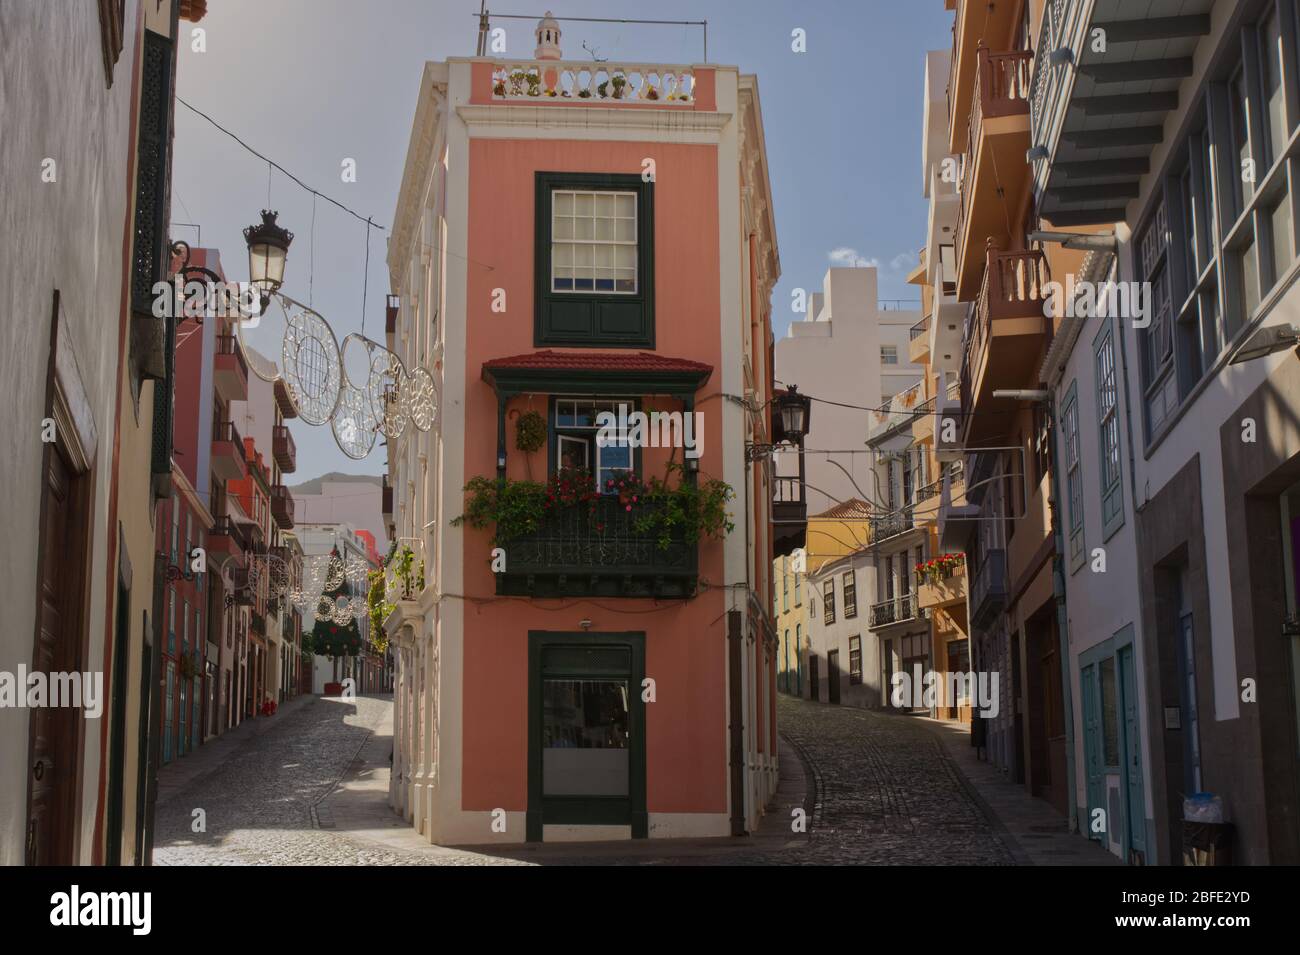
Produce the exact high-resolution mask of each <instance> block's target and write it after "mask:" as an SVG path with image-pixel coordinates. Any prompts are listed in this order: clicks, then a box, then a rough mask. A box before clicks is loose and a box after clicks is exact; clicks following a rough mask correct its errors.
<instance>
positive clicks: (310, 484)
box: [289, 471, 384, 494]
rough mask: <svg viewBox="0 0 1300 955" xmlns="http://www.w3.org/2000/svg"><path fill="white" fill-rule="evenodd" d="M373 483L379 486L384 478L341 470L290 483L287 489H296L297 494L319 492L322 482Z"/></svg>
mask: <svg viewBox="0 0 1300 955" xmlns="http://www.w3.org/2000/svg"><path fill="white" fill-rule="evenodd" d="M327 483H328V484H335V483H340V484H373V485H375V486H376V487H380V486H382V485H383V483H384V479H383V478H382V477H380V476H379V475H378V474H344V473H343V472H341V471H330V472H329V473H328V474H322V475H321V476H320V477H318V478H312V479H311V480H310V481H303V482H302V483H301V484H291V485H290V486H289V490H291V491H296V492H297V493H299V494H320V493H321V485H322V484H327Z"/></svg>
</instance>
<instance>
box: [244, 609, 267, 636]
mask: <svg viewBox="0 0 1300 955" xmlns="http://www.w3.org/2000/svg"><path fill="white" fill-rule="evenodd" d="M249 617H250V618H251V619H250V621H249V628H248V629H249V630H251V631H252V632H253V633H255V634H257V635H258V636H260V637H264V636H266V617H265V616H264V615H263V614H260V613H258V612H257V611H256V610H254V611H253V612H252V613H251V614H250V615H249Z"/></svg>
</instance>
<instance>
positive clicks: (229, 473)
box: [211, 421, 248, 481]
mask: <svg viewBox="0 0 1300 955" xmlns="http://www.w3.org/2000/svg"><path fill="white" fill-rule="evenodd" d="M211 468H212V473H213V474H214V475H216V477H217V478H218V479H220V480H222V481H238V480H241V479H243V478H244V477H247V476H248V464H247V463H246V462H245V460H244V439H243V437H242V436H241V435H240V433H239V429H238V428H236V427H235V423H234V422H233V421H219V422H217V423H216V424H215V425H214V426H213V428H212V457H211Z"/></svg>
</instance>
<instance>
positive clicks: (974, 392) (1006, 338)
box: [960, 248, 1051, 446]
mask: <svg viewBox="0 0 1300 955" xmlns="http://www.w3.org/2000/svg"><path fill="white" fill-rule="evenodd" d="M985 261H986V267H985V269H984V280H983V282H982V284H981V285H980V291H979V295H978V297H977V299H976V302H975V307H974V308H973V309H972V310H971V312H970V315H969V317H968V319H967V326H966V332H965V336H964V337H965V353H964V355H963V356H962V368H961V379H960V380H961V407H962V412H963V424H964V435H965V444H966V445H967V446H978V445H979V444H980V442H981V441H984V440H985V439H987V438H989V437H990V436H992V435H994V434H996V433H998V432H999V429H1003V430H1005V423H1004V422H1003V421H1002V419H999V418H997V417H996V416H995V415H994V414H992V412H1006V411H1011V410H1013V409H1014V407H1015V403H1014V402H1013V401H1010V400H1009V399H1001V398H995V397H993V392H994V391H997V390H999V389H1011V388H1033V387H1036V386H1037V384H1038V382H1037V380H1036V377H1035V376H1036V373H1037V368H1038V363H1039V360H1040V358H1041V352H1042V349H1043V348H1044V347H1045V345H1046V343H1047V337H1048V335H1049V334H1050V325H1049V323H1048V319H1047V317H1046V311H1045V306H1046V304H1047V298H1048V290H1047V283H1048V282H1049V281H1050V279H1051V275H1050V272H1049V271H1048V268H1047V259H1046V257H1044V255H1043V253H1042V252H1039V251H1037V250H1032V249H1031V250H1026V251H1020V252H999V251H997V250H996V249H993V248H990V249H988V250H987V252H986V258H985Z"/></svg>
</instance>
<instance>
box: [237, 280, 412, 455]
mask: <svg viewBox="0 0 1300 955" xmlns="http://www.w3.org/2000/svg"><path fill="white" fill-rule="evenodd" d="M269 302H274V303H275V307H276V308H277V309H278V310H279V312H280V314H281V316H282V317H283V319H284V336H283V340H282V342H281V349H280V361H279V363H276V362H273V361H272V362H266V363H261V362H251V361H250V362H248V364H249V367H250V368H252V370H253V373H254V374H256V375H257V376H258V377H259V378H261V379H262V380H263V381H267V382H271V383H274V382H276V381H283V382H284V384H285V386H286V390H287V391H288V394H289V400H290V401H291V402H292V403H293V406H294V408H295V409H297V411H298V417H299V418H301V419H302V421H303V422H304V423H305V424H309V425H312V426H314V427H322V426H324V425H326V424H328V425H329V426H330V429H331V431H332V432H333V434H334V441H335V443H336V444H337V445H338V446H339V450H341V451H342V452H343V453H344V454H346V455H347V456H348V457H350V458H352V459H353V460H361V459H362V458H365V457H366V456H368V455H369V454H370V452H371V450H372V449H373V448H374V445H375V441H376V440H377V439H378V436H379V435H381V434H382V435H383V436H384V437H385V438H387V439H388V440H390V441H395V440H397V439H398V438H400V437H401V436H402V435H403V434H404V433H405V431H406V428H407V425H408V424H410V425H412V426H414V427H415V429H416V430H417V431H421V432H427V431H429V430H430V429H431V428H432V427H433V425H434V422H435V421H436V420H437V416H438V404H437V387H436V385H435V383H434V378H433V375H432V374H430V372H429V370H428V369H427V368H423V367H420V366H416V368H415V369H414V370H413V371H408V370H407V368H406V365H405V364H404V363H403V362H402V359H401V358H400V357H399V356H397V355H396V354H394V353H393V352H391V351H389V350H388V349H387V348H385V347H384V346H383V345H380V344H379V343H378V342H374V341H371V340H370V339H369V338H366V337H365V336H364V335H358V334H355V333H353V334H350V335H348V336H347V337H345V338H344V339H343V344H342V345H341V346H340V344H339V341H338V338H337V337H336V336H335V334H334V329H333V328H332V327H331V326H330V323H329V322H328V321H327V320H326V319H325V317H324V316H323V315H321V314H320V313H319V312H317V311H316V310H315V309H313V308H311V307H310V306H307V305H303V304H302V303H301V302H297V301H295V300H294V299H292V298H290V297H289V296H287V295H285V294H284V293H283V292H279V291H276V292H273V293H270V295H269V296H268V306H267V307H268V308H269V307H270V306H269ZM264 311H265V309H264ZM261 317H262V316H260V315H259V316H257V317H256V318H254V319H245V320H241V321H239V322H238V323H236V331H237V333H238V339H239V345H240V348H241V349H243V351H244V353H245V355H247V354H248V352H249V351H250V348H249V346H248V343H247V342H246V341H245V340H244V330H245V326H247V327H249V328H252V327H255V326H256V325H257V324H259V323H260V320H261ZM354 347H355V348H361V349H363V350H364V351H365V353H366V360H365V365H366V379H365V381H364V382H354V381H353V380H352V378H351V376H350V375H349V374H348V373H347V369H346V368H345V366H344V361H343V357H344V355H345V353H347V351H348V349H349V348H354Z"/></svg>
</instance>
